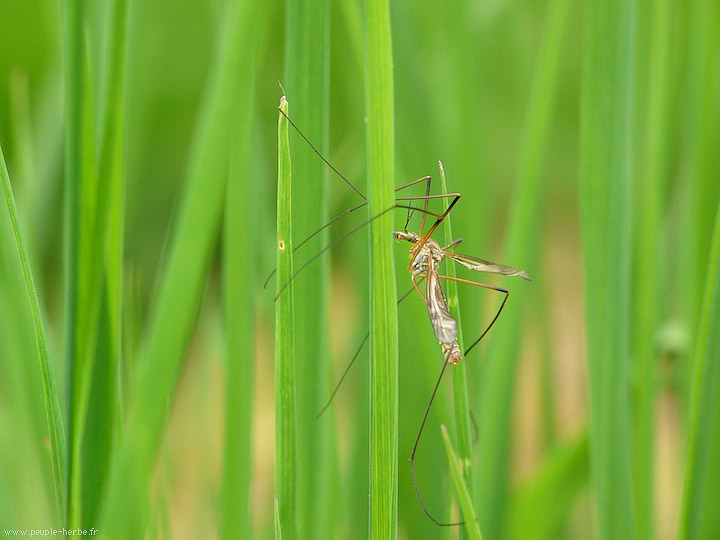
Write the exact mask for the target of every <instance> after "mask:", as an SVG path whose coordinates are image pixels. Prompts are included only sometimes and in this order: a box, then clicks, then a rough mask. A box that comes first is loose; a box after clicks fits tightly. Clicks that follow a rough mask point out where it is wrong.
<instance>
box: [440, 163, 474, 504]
mask: <svg viewBox="0 0 720 540" xmlns="http://www.w3.org/2000/svg"><path fill="white" fill-rule="evenodd" d="M438 166H439V167H440V190H441V193H447V191H448V190H447V185H446V183H445V170H444V169H443V165H442V163H438ZM447 205H448V201H447V199H446V200H445V205H444V208H445V209H447ZM451 216H452V212H450V214H448V216H447V217H446V218H445V221H444V222H443V226H444V228H445V244H449V243H450V242H452V241H453V240H455V238H454V237H453V232H452V219H451ZM444 272H445V275H447V276H449V277H452V278H454V277H457V272H456V271H455V265H454V264H447V265H446V266H445V270H444ZM444 287H445V296H446V297H447V302H448V306H449V307H450V312H451V313H452V314H453V315H454V316H455V319H456V320H457V327H458V338H457V339H458V345H459V346H460V350H461V351H463V353H464V352H465V345H464V342H463V332H462V321H461V318H460V302H459V300H458V286H457V281H453V280H450V279H449V280H447V281H445V282H444ZM452 380H453V405H454V409H455V429H456V430H457V447H458V456H459V458H460V460H461V462H462V472H463V481H464V485H465V486H466V487H467V489H470V490H472V455H473V447H472V429H471V424H470V404H469V400H468V388H467V374H466V362H461V363H460V364H458V365H456V366H452Z"/></svg>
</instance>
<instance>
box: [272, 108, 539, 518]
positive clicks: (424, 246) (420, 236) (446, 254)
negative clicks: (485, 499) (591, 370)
mask: <svg viewBox="0 0 720 540" xmlns="http://www.w3.org/2000/svg"><path fill="white" fill-rule="evenodd" d="M278 110H280V109H278ZM280 113H281V114H282V115H283V116H284V117H285V118H286V119H287V120H288V122H289V123H290V125H291V126H292V127H293V128H294V129H295V131H297V132H298V133H299V134H300V136H301V137H302V138H303V139H304V140H305V142H306V143H307V144H308V145H309V146H310V148H312V150H313V151H314V152H315V153H316V154H317V155H318V156H319V157H320V159H322V161H323V162H325V164H327V165H328V166H329V167H330V169H332V171H333V172H334V173H335V174H337V175H338V176H339V177H340V178H341V179H342V180H343V181H344V182H345V183H347V184H348V185H349V186H350V187H351V188H352V189H353V190H354V191H355V192H356V193H357V194H358V195H359V196H360V197H362V199H363V202H362V203H360V204H358V205H356V206H354V207H352V208H350V209H348V210H346V211H344V212H342V213H341V214H339V215H338V216H336V217H335V218H333V219H332V220H330V221H329V222H328V223H326V224H325V225H323V226H322V227H320V228H319V229H318V230H317V231H315V232H314V233H312V234H311V235H310V236H308V237H307V238H306V239H305V240H303V241H302V242H300V243H299V244H297V245H296V246H295V247H294V248H293V252H294V251H296V250H297V249H299V248H300V247H302V246H303V245H304V244H305V243H306V242H308V241H309V240H310V239H311V238H313V237H314V236H315V235H317V234H319V233H320V232H321V231H323V230H324V229H326V228H327V227H329V226H331V225H332V224H334V223H336V222H337V221H339V220H340V219H342V218H343V217H345V216H347V215H348V214H350V213H352V212H354V211H356V210H359V209H360V208H363V207H364V206H366V205H367V198H366V197H365V196H364V195H363V194H362V193H361V192H360V191H359V190H358V189H357V188H356V187H355V186H354V185H353V184H352V183H351V182H350V181H349V180H348V179H347V178H346V177H345V176H343V175H342V174H341V173H340V172H339V171H338V170H337V169H336V168H335V167H334V166H333V165H332V164H330V162H329V161H328V160H327V159H326V158H325V157H324V156H323V155H322V154H321V153H320V151H318V150H317V149H316V148H315V146H314V145H313V144H312V143H311V142H310V141H309V140H308V138H307V137H306V136H305V135H304V134H303V132H302V131H301V130H300V129H299V128H298V127H297V126H296V125H295V123H294V122H293V121H292V120H291V119H290V118H289V117H288V116H287V114H285V112H284V111H282V110H280ZM439 165H440V171H441V174H442V172H443V171H442V163H439ZM431 181H432V179H431V177H430V176H424V177H422V178H418V179H417V180H413V181H412V182H409V183H407V184H405V185H403V186H400V187H399V188H396V189H395V192H396V193H397V192H399V191H402V190H404V189H406V188H408V187H411V186H414V185H416V184H418V183H421V182H425V195H424V196H408V197H396V198H395V201H396V202H395V204H394V205H393V206H391V207H390V208H388V209H386V210H383V211H382V212H380V213H379V214H377V215H375V216H373V217H371V218H370V219H368V220H366V221H365V222H363V223H362V224H361V225H359V226H358V227H355V228H354V229H352V230H350V231H349V232H347V233H345V234H343V235H341V236H340V237H339V238H337V239H336V240H334V241H333V242H331V243H329V244H328V245H327V246H325V247H324V248H322V249H321V250H320V251H319V252H317V253H316V254H314V255H313V256H312V257H310V258H309V259H308V260H307V261H306V262H305V263H304V264H303V265H301V266H300V268H298V269H297V270H296V271H295V273H294V274H293V275H292V276H291V277H290V279H289V280H288V281H287V282H286V283H284V284H282V285H280V286H279V287H278V290H277V294H276V296H275V300H277V299H278V297H279V296H280V295H281V294H282V293H283V291H284V290H285V289H286V288H287V286H288V285H289V284H290V283H291V282H292V281H293V280H294V279H295V278H296V277H297V276H298V274H300V273H301V272H302V271H303V270H304V269H305V268H306V267H307V266H308V265H310V264H311V263H312V262H313V261H315V260H316V259H317V258H319V257H320V256H322V255H323V254H324V253H325V252H327V251H328V250H330V249H331V248H332V247H334V246H335V245H336V244H338V243H339V242H342V241H343V240H345V239H347V238H348V237H350V236H352V235H353V234H355V233H356V232H358V231H360V230H361V229H363V228H364V227H365V226H367V225H368V224H370V223H372V222H373V221H375V220H376V219H378V218H379V217H381V216H383V215H385V214H387V213H388V212H391V211H393V210H396V209H400V208H401V209H406V210H407V211H408V218H407V221H406V223H405V228H404V230H403V231H395V232H393V236H394V238H395V240H397V241H400V240H404V241H407V242H410V243H411V244H412V246H411V247H410V264H409V265H408V270H409V271H410V273H411V280H412V287H411V288H410V289H409V290H408V291H407V292H406V293H405V294H404V295H402V296H401V297H400V299H399V300H398V304H399V303H400V302H402V301H403V300H404V299H405V298H407V297H408V296H409V295H410V294H412V291H413V290H415V291H417V292H418V294H419V295H420V297H421V298H422V299H423V302H424V303H425V304H426V306H427V310H428V315H429V317H430V323H431V325H432V328H433V331H434V333H435V337H436V339H437V340H438V342H439V343H440V347H441V349H442V353H443V357H444V360H445V361H444V362H443V366H442V370H441V371H440V376H439V377H438V379H437V382H436V383H435V387H434V389H433V392H432V395H431V397H430V401H429V403H428V406H427V408H426V410H425V415H424V416H423V420H422V423H421V424H420V429H419V430H418V434H417V437H416V439H415V444H414V446H413V450H412V454H411V456H410V463H411V468H412V476H413V483H414V485H415V493H416V495H417V498H418V501H419V502H420V506H421V507H422V509H423V511H424V512H425V514H426V515H427V516H428V518H430V519H431V520H432V521H433V522H434V523H436V524H437V525H440V526H450V525H462V523H463V522H457V523H441V522H439V521H438V520H436V519H435V518H434V517H433V516H432V515H431V514H430V512H429V511H428V509H427V507H426V506H425V503H424V502H423V499H422V496H421V495H420V489H419V487H418V482H417V475H416V472H415V454H416V452H417V448H418V444H419V443H420V438H421V436H422V433H423V429H424V428H425V423H426V421H427V418H428V414H429V413H430V408H431V407H432V404H433V401H434V399H435V396H436V394H437V391H438V388H439V387H440V383H441V381H442V378H443V375H444V373H445V369H446V368H447V366H448V365H449V364H453V365H454V364H459V363H460V362H461V361H462V358H463V356H464V355H465V356H466V355H467V354H468V353H469V352H470V351H471V350H472V349H473V348H474V347H475V346H476V345H477V344H478V343H479V342H480V341H481V340H482V339H483V337H485V335H486V334H487V333H488V331H489V330H490V328H492V326H493V325H494V324H495V322H496V321H497V319H498V317H499V316H500V313H501V312H502V310H503V308H504V307H505V303H506V302H507V299H508V297H509V295H510V292H509V291H508V290H507V289H502V288H500V287H494V286H492V285H486V284H484V283H479V282H476V281H470V280H467V279H460V278H457V277H451V276H445V275H441V274H440V272H439V265H440V263H441V262H442V261H443V260H444V259H451V260H453V261H455V262H457V263H459V264H461V265H462V266H464V267H465V268H468V269H470V270H474V271H477V272H486V273H491V274H500V275H503V276H520V277H522V278H524V279H527V280H528V281H529V280H530V277H529V276H528V275H527V273H526V272H524V271H522V270H517V269H515V268H512V267H510V266H505V265H501V264H496V263H493V262H490V261H486V260H483V259H479V258H477V257H472V256H470V255H461V254H459V253H455V252H453V251H450V250H451V249H452V248H454V247H455V246H457V245H458V244H459V243H460V242H462V238H459V239H457V240H454V241H452V242H450V243H449V244H448V245H446V246H443V247H441V246H440V244H438V243H437V242H436V241H435V240H433V239H432V238H431V235H432V233H433V232H434V231H435V229H437V227H438V226H439V225H440V224H441V223H442V222H443V220H445V218H446V217H447V216H448V214H449V213H450V211H451V210H452V209H453V207H454V206H455V204H456V203H457V202H458V201H459V200H460V197H461V195H460V193H443V194H440V195H430V187H431ZM435 199H441V200H449V199H452V200H451V201H450V203H449V204H448V206H447V208H446V209H445V211H444V212H442V213H436V212H432V211H430V210H428V203H429V201H430V200H435ZM413 201H423V208H418V207H415V206H413V205H412V202H413ZM416 210H417V211H420V212H422V216H423V217H422V223H421V225H420V232H419V233H415V232H410V231H408V230H407V228H408V224H409V222H410V216H411V212H414V211H416ZM428 217H434V218H435V222H434V223H433V224H432V226H430V228H429V229H428V230H427V232H423V231H424V229H425V224H426V220H427V218H428ZM274 274H275V270H273V272H272V273H271V274H270V275H269V276H268V278H267V280H266V281H265V287H267V284H268V283H269V282H270V279H271V278H272V276H273V275H274ZM441 279H446V280H452V281H456V282H459V283H466V284H469V285H475V286H478V287H483V288H485V289H490V290H494V291H498V292H500V293H503V294H504V298H503V301H502V303H501V305H500V308H499V309H498V311H497V313H496V314H495V316H494V317H493V319H492V321H491V322H490V324H489V325H488V326H487V328H486V329H485V330H484V331H483V333H482V334H481V335H480V337H479V338H477V339H476V340H475V341H474V342H473V344H472V345H470V347H468V348H467V350H466V351H465V352H464V354H463V353H462V352H461V350H460V346H459V344H458V325H457V320H456V319H455V317H453V315H452V313H451V312H450V309H449V307H448V303H447V299H446V298H445V293H444V292H443V289H442V286H441V282H440V280H441ZM422 280H425V294H423V292H422V291H421V290H420V283H421V281H422ZM368 338H369V332H368V333H367V334H366V335H365V337H364V338H363V340H362V342H361V344H360V347H358V349H357V351H356V352H355V355H354V356H353V358H352V360H351V361H350V363H349V364H348V366H347V367H346V368H345V371H344V372H343V374H342V375H341V377H340V379H339V382H338V383H337V385H336V386H335V389H334V390H333V392H332V395H331V396H330V399H329V401H328V402H327V404H326V405H325V407H323V409H322V410H321V411H320V413H319V414H318V415H317V417H318V418H319V417H320V416H321V415H322V413H323V412H325V410H326V409H327V408H328V407H329V406H330V404H331V402H332V400H333V398H334V397H335V394H336V393H337V391H338V389H339V388H340V385H341V384H342V382H343V380H344V379H345V376H346V375H347V373H348V372H349V370H350V368H351V367H352V365H353V363H354V362H355V360H356V359H357V357H358V356H359V354H360V351H361V349H362V348H363V346H364V345H365V343H366V342H367V340H368Z"/></svg>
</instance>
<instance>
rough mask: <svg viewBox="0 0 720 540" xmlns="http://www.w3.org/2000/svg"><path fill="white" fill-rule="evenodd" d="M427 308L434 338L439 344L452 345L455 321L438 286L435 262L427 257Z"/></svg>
mask: <svg viewBox="0 0 720 540" xmlns="http://www.w3.org/2000/svg"><path fill="white" fill-rule="evenodd" d="M427 307H428V314H429V315H430V323H431V324H432V327H433V330H434V331H435V337H436V338H437V340H438V341H439V342H441V343H454V342H455V340H456V339H457V321H456V320H455V318H454V317H453V316H452V315H451V314H450V310H449V309H448V305H447V300H446V299H445V293H444V292H443V290H442V287H441V286H440V278H438V273H437V269H436V268H435V260H434V259H433V258H432V257H428V269H427Z"/></svg>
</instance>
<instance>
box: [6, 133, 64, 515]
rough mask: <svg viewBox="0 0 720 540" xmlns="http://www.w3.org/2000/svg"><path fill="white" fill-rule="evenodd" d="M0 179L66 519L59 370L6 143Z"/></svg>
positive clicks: (59, 506) (59, 498) (60, 504)
mask: <svg viewBox="0 0 720 540" xmlns="http://www.w3.org/2000/svg"><path fill="white" fill-rule="evenodd" d="M0 183H2V189H3V193H4V195H5V202H6V204H7V208H8V212H9V214H10V222H11V223H12V228H13V233H14V235H15V246H16V248H17V251H18V255H19V257H20V264H21V266H22V272H23V277H24V278H25V289H26V291H27V296H28V301H29V302H30V310H31V312H32V317H33V325H34V326H35V340H36V343H37V351H38V359H39V360H40V372H41V373H42V382H43V392H44V395H45V414H46V415H47V423H48V434H49V436H50V456H51V459H52V471H53V480H54V484H55V501H56V503H57V507H56V510H57V513H58V518H59V521H61V522H62V520H63V515H64V508H65V481H66V478H65V474H66V463H67V447H66V443H65V428H64V426H63V418H62V413H61V409H60V399H59V398H58V393H57V387H56V384H55V372H54V369H53V365H52V361H51V359H50V350H49V348H48V342H47V335H46V334H45V325H44V323H43V316H42V312H41V311H40V302H39V301H38V296H37V290H36V289H35V282H34V280H33V276H32V272H31V270H30V264H29V262H28V254H27V248H26V247H25V243H24V241H23V237H22V232H21V231H20V223H19V220H18V215H17V207H16V206H15V198H14V197H13V193H12V186H11V185H10V176H9V175H8V170H7V166H6V164H5V156H4V154H3V151H2V147H0Z"/></svg>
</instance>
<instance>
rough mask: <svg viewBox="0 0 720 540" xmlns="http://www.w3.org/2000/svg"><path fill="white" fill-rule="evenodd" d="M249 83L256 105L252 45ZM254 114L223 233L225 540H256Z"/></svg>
mask: <svg viewBox="0 0 720 540" xmlns="http://www.w3.org/2000/svg"><path fill="white" fill-rule="evenodd" d="M243 6H244V9H245V10H246V15H245V17H247V18H249V19H250V20H252V19H253V18H255V17H257V18H256V26H258V27H262V26H263V25H264V24H265V22H264V21H265V14H266V13H267V12H268V11H269V10H267V9H265V10H258V9H257V4H255V3H253V2H244V3H243ZM248 46H249V50H248V51H247V55H246V57H245V58H246V60H245V61H246V67H245V68H244V71H245V72H246V73H247V74H248V76H247V80H246V81H245V83H244V84H242V85H240V87H239V88H238V89H237V93H236V95H235V99H237V100H238V101H239V102H240V103H246V104H250V103H253V94H254V92H253V86H254V78H255V77H254V73H255V60H256V48H255V44H254V43H253V42H252V41H248ZM250 116H251V114H250V111H248V113H246V114H243V115H241V116H240V117H239V118H238V122H237V126H236V127H235V130H234V132H233V137H232V140H233V143H232V148H233V149H235V150H234V151H233V154H232V157H231V161H230V173H229V177H228V187H227V198H226V201H225V222H224V228H223V257H222V265H223V266H222V280H223V304H224V305H223V309H224V315H225V321H224V323H225V329H226V331H225V362H224V366H225V444H224V451H225V455H224V465H223V478H222V482H223V486H222V501H221V518H220V520H221V538H223V540H235V539H236V538H244V539H247V540H250V539H251V538H252V532H253V530H252V520H251V515H250V486H251V481H252V471H253V466H252V462H253V459H252V447H251V436H252V430H251V428H252V400H253V396H254V392H253V385H254V380H253V377H254V373H255V354H254V352H255V347H254V337H255V308H256V302H255V298H256V288H257V279H256V275H255V268H256V266H257V265H256V260H257V237H258V235H257V231H256V230H255V227H257V223H258V222H259V213H260V212H259V209H258V205H257V204H256V201H257V200H258V196H259V194H258V191H259V186H258V184H259V182H256V181H252V180H250V181H248V178H249V171H250V156H251V147H252V138H253V135H252V134H253V133H254V131H255V130H254V129H253V127H252V119H251V117H250Z"/></svg>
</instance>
